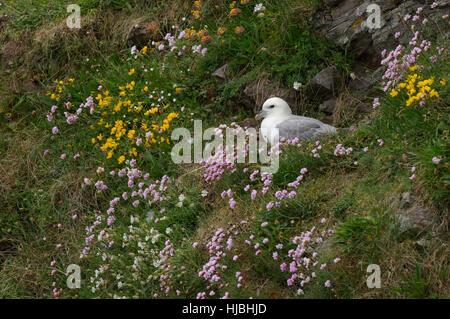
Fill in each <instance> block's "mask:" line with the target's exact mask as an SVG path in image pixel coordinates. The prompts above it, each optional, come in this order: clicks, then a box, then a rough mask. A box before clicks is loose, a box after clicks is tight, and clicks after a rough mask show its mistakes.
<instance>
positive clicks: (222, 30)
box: [217, 27, 227, 35]
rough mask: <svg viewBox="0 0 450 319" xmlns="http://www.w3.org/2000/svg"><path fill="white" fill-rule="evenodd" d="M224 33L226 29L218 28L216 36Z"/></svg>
mask: <svg viewBox="0 0 450 319" xmlns="http://www.w3.org/2000/svg"><path fill="white" fill-rule="evenodd" d="M225 31H227V28H225V27H220V28H218V29H217V34H218V35H222V34H224V33H225Z"/></svg>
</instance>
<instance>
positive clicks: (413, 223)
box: [397, 204, 435, 237]
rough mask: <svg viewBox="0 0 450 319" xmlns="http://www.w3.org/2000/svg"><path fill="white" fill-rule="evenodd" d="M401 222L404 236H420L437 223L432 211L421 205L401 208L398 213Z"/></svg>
mask: <svg viewBox="0 0 450 319" xmlns="http://www.w3.org/2000/svg"><path fill="white" fill-rule="evenodd" d="M397 218H398V221H399V223H400V234H401V236H402V237H419V236H420V235H422V234H424V233H425V232H426V231H428V230H430V229H431V228H432V226H433V225H434V223H435V218H434V216H433V214H432V213H431V211H430V210H429V209H428V208H426V207H424V206H420V205H417V204H416V205H413V206H412V207H410V208H408V209H406V210H401V211H400V213H398V214H397Z"/></svg>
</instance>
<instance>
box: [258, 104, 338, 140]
mask: <svg viewBox="0 0 450 319" xmlns="http://www.w3.org/2000/svg"><path fill="white" fill-rule="evenodd" d="M255 118H256V119H260V118H264V120H263V121H262V123H261V134H262V136H263V137H264V139H265V140H266V141H268V142H269V143H270V144H276V143H278V142H279V139H281V138H283V137H284V138H286V139H289V140H293V139H294V138H296V137H297V138H298V139H299V140H313V139H316V138H319V137H323V135H327V134H337V131H336V128H335V127H333V126H331V125H328V124H325V123H322V122H321V121H319V120H316V119H313V118H310V117H305V116H298V115H293V114H292V111H291V108H290V107H289V105H288V104H287V103H286V101H284V100H283V99H280V98H279V97H272V98H270V99H268V100H267V101H266V102H264V104H263V107H262V110H261V112H259V113H258V114H257V115H256V117H255ZM274 129H278V134H276V133H277V131H276V130H274Z"/></svg>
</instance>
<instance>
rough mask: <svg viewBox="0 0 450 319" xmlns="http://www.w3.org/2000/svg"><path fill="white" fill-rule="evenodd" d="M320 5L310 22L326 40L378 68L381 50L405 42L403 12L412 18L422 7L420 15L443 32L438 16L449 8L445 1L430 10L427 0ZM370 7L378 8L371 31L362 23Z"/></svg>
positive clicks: (406, 32)
mask: <svg viewBox="0 0 450 319" xmlns="http://www.w3.org/2000/svg"><path fill="white" fill-rule="evenodd" d="M322 3H323V4H324V6H322V8H321V9H320V10H319V11H318V12H316V14H315V16H314V18H313V19H312V23H313V26H314V27H315V29H316V30H318V31H319V32H320V33H322V34H323V35H324V36H326V37H327V38H328V39H330V40H332V41H335V42H337V43H338V44H340V45H342V46H346V47H348V49H349V50H350V51H351V52H353V53H354V54H355V57H356V59H357V60H358V61H363V62H365V63H367V64H368V65H370V66H372V67H375V66H378V65H379V62H380V60H381V55H380V53H381V51H382V50H383V49H387V50H392V49H393V48H395V47H396V46H397V45H398V44H399V43H400V44H403V45H405V44H407V43H408V41H409V39H410V35H411V34H410V30H409V25H408V24H406V23H403V21H402V19H403V17H404V16H405V15H406V14H407V13H409V14H411V15H414V12H415V11H416V10H417V8H418V7H423V9H424V10H423V13H422V14H421V16H423V17H424V16H426V17H427V18H428V20H429V23H431V22H432V23H433V26H434V27H436V28H438V29H441V30H445V28H446V23H445V21H442V18H441V17H442V15H444V14H446V13H448V7H449V2H448V1H445V2H440V5H439V6H438V7H437V8H435V9H431V8H430V5H429V4H430V1H425V0H419V1H417V0H406V1H404V0H403V1H402V0H342V1H339V3H338V4H337V3H336V1H331V0H330V1H326V0H325V1H323V2H322ZM370 4H377V5H378V6H379V7H380V10H381V20H380V27H379V28H372V29H371V28H369V27H368V25H367V23H366V21H367V19H368V17H369V13H367V12H366V10H367V7H368V5H370ZM419 29H422V25H421V24H420V23H419V24H416V30H419ZM396 32H400V33H401V36H400V38H399V39H395V38H394V36H393V35H394V34H395V33H396ZM447 33H448V32H447ZM435 35H437V33H436V34H435ZM431 40H432V39H431Z"/></svg>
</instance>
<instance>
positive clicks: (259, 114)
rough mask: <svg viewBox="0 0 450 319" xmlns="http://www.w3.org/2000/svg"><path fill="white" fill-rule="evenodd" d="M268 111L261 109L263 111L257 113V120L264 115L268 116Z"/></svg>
mask: <svg viewBox="0 0 450 319" xmlns="http://www.w3.org/2000/svg"><path fill="white" fill-rule="evenodd" d="M266 114H267V112H266V111H264V110H261V112H259V113H258V114H256V115H255V119H256V120H260V119H262V118H264V116H266Z"/></svg>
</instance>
